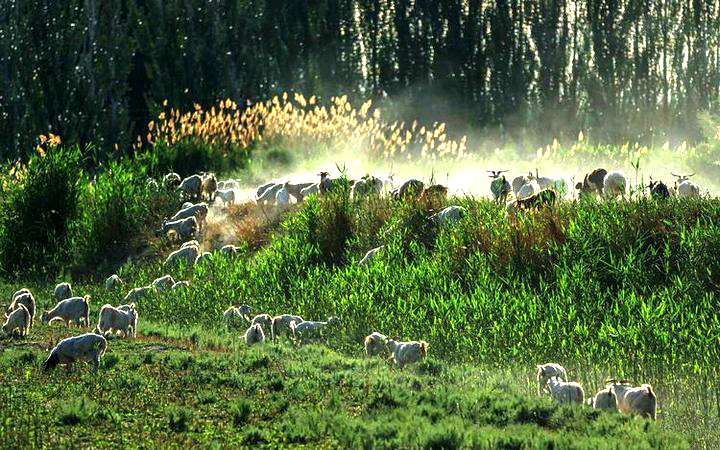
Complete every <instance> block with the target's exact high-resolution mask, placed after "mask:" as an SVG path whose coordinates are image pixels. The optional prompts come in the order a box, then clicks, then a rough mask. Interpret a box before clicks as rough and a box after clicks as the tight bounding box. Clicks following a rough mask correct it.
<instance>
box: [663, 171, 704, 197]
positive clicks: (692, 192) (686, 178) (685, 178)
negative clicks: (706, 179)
mask: <svg viewBox="0 0 720 450" xmlns="http://www.w3.org/2000/svg"><path fill="white" fill-rule="evenodd" d="M670 173H671V174H672V176H674V177H676V178H677V179H676V180H675V191H676V192H677V194H678V197H684V198H697V197H700V186H698V185H697V184H696V183H694V182H692V181H690V177H691V176H693V175H695V173H690V174H687V175H682V174H680V175H677V174H675V173H672V172H670Z"/></svg>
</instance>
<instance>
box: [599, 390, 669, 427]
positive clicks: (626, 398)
mask: <svg viewBox="0 0 720 450" xmlns="http://www.w3.org/2000/svg"><path fill="white" fill-rule="evenodd" d="M608 387H609V388H610V390H611V391H612V392H613V393H614V394H615V399H616V401H617V408H618V410H619V411H620V412H623V413H631V414H638V415H640V416H643V417H647V418H649V419H653V420H655V413H656V410H657V397H656V396H655V392H654V391H653V388H652V386H650V385H649V384H643V385H641V386H638V387H630V384H629V383H612V384H610V385H609V386H608Z"/></svg>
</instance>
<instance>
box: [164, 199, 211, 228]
mask: <svg viewBox="0 0 720 450" xmlns="http://www.w3.org/2000/svg"><path fill="white" fill-rule="evenodd" d="M207 214H208V205H207V203H196V204H190V205H189V206H187V207H183V208H182V209H181V210H180V211H178V212H176V213H175V215H173V216H172V217H171V218H170V222H177V221H178V220H183V219H188V218H190V217H195V219H196V220H197V223H198V225H202V224H204V223H205V218H206V217H207ZM201 228H202V226H201Z"/></svg>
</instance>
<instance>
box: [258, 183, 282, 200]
mask: <svg viewBox="0 0 720 450" xmlns="http://www.w3.org/2000/svg"><path fill="white" fill-rule="evenodd" d="M283 186H284V183H278V184H274V185H272V186H270V187H269V188H267V189H265V191H263V193H262V195H260V196H259V197H257V199H256V200H255V203H257V204H258V205H262V204H265V203H267V204H274V203H275V194H277V193H278V191H279V190H280V189H282V188H283Z"/></svg>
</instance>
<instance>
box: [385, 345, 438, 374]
mask: <svg viewBox="0 0 720 450" xmlns="http://www.w3.org/2000/svg"><path fill="white" fill-rule="evenodd" d="M428 347H429V344H428V343H427V342H425V341H408V342H401V341H396V340H395V339H388V340H387V343H386V344H385V348H387V350H388V351H389V352H390V358H388V361H390V362H392V363H393V364H395V366H397V367H398V368H399V369H402V368H403V367H405V366H406V365H408V364H412V363H414V362H417V361H419V360H421V359H423V358H425V357H426V356H427V352H428Z"/></svg>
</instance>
